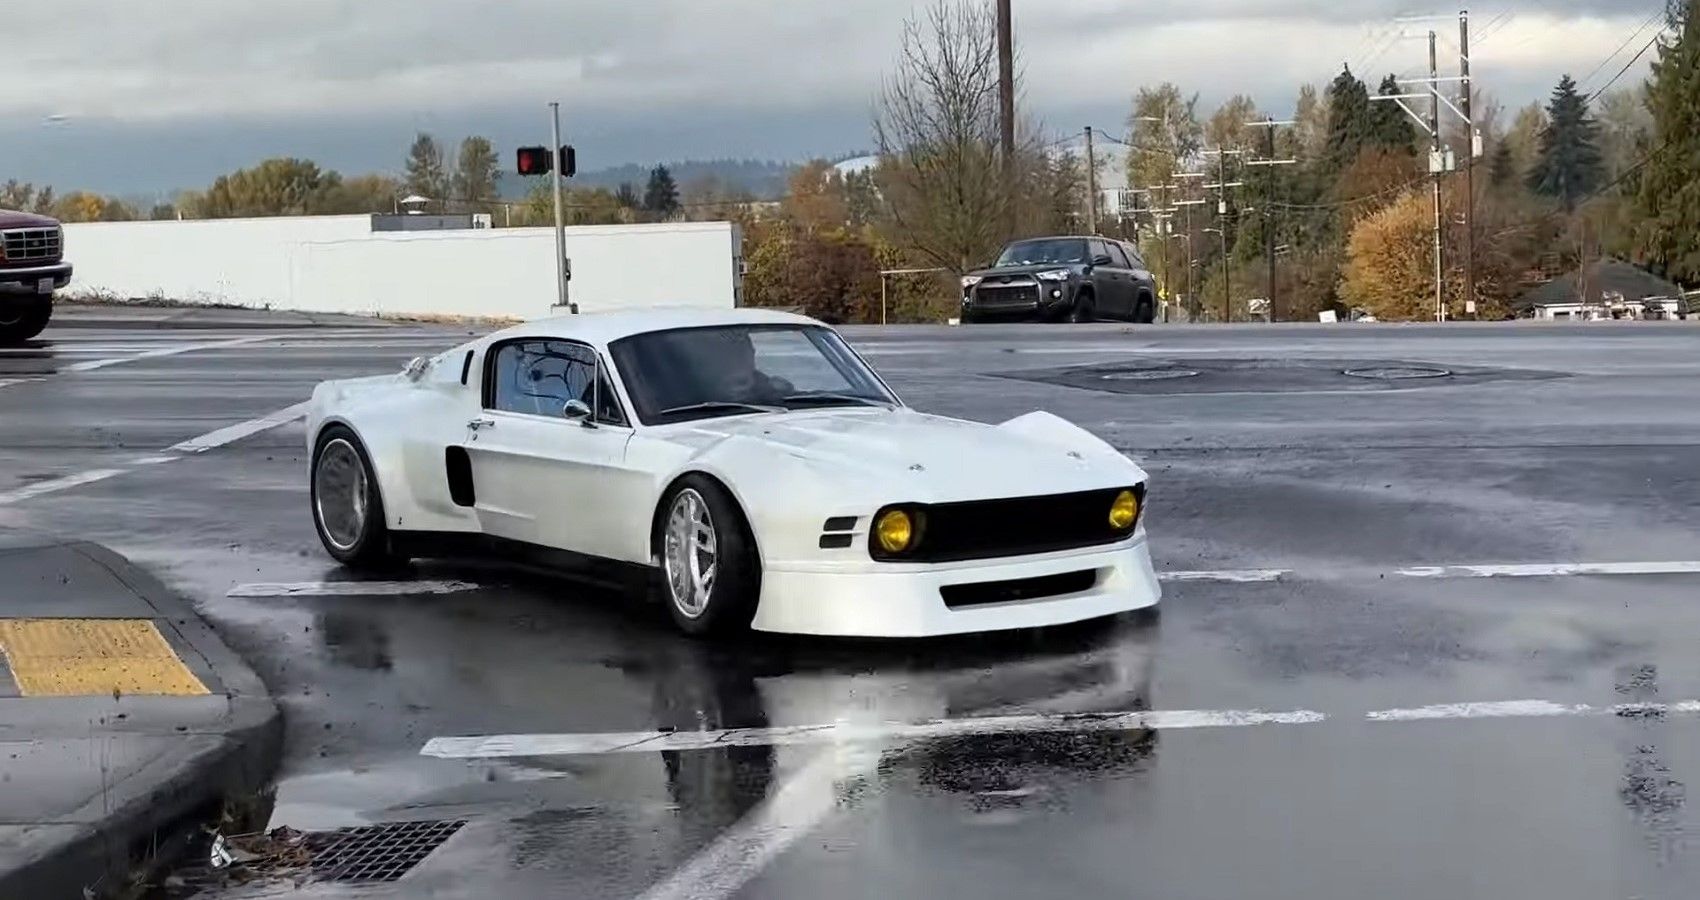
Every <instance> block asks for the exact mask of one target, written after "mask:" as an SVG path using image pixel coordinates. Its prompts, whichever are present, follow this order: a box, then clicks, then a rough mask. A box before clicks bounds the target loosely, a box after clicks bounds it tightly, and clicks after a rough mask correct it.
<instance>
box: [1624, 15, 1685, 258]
mask: <svg viewBox="0 0 1700 900" xmlns="http://www.w3.org/2000/svg"><path fill="white" fill-rule="evenodd" d="M1694 5H1700V4H1696V2H1695V0H1688V4H1687V8H1686V9H1684V8H1681V7H1679V6H1678V5H1676V4H1673V5H1672V10H1671V21H1672V23H1673V24H1674V25H1675V26H1677V28H1678V31H1677V39H1676V41H1675V42H1674V43H1667V44H1665V45H1664V46H1663V47H1661V48H1660V49H1659V58H1658V59H1657V60H1655V61H1654V63H1653V77H1652V81H1651V83H1650V84H1649V86H1648V89H1647V107H1648V109H1650V110H1651V111H1652V113H1653V139H1652V146H1651V147H1649V148H1648V150H1647V153H1646V154H1643V157H1644V158H1645V159H1646V163H1645V165H1643V166H1642V167H1641V169H1640V170H1639V172H1638V174H1639V176H1640V186H1639V187H1640V189H1639V191H1638V196H1637V200H1638V202H1637V206H1638V207H1639V209H1640V211H1641V213H1642V216H1643V220H1642V222H1641V223H1640V227H1639V228H1638V229H1637V235H1636V238H1637V243H1638V244H1639V246H1640V251H1641V253H1642V255H1643V256H1644V257H1645V258H1646V260H1647V262H1649V263H1650V264H1651V265H1652V266H1653V267H1654V268H1655V269H1658V270H1660V271H1662V272H1663V273H1664V274H1665V276H1666V277H1668V278H1672V279H1675V280H1678V281H1682V282H1685V283H1688V284H1693V283H1694V282H1696V281H1700V177H1697V171H1696V160H1700V15H1693V14H1692V8H1693V6H1694Z"/></svg>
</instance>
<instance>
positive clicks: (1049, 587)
mask: <svg viewBox="0 0 1700 900" xmlns="http://www.w3.org/2000/svg"><path fill="white" fill-rule="evenodd" d="M1097 583H1098V572H1097V570H1095V569H1085V570H1082V571H1079V572H1064V573H1062V574H1060V575H1043V576H1040V577H1038V578H1019V579H1016V580H1014V581H982V582H980V583H979V584H950V585H945V586H943V587H941V588H939V596H941V597H943V598H944V605H945V606H948V607H950V608H951V609H960V608H961V607H964V606H984V605H986V604H988V603H1013V602H1015V601H1018V600H1042V599H1044V598H1046V597H1062V596H1065V595H1067V594H1078V593H1080V592H1081V591H1089V590H1091V589H1092V587H1093V586H1094V585H1096V584H1097Z"/></svg>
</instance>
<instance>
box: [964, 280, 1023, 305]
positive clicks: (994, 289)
mask: <svg viewBox="0 0 1700 900" xmlns="http://www.w3.org/2000/svg"><path fill="white" fill-rule="evenodd" d="M974 302H975V304H976V305H978V306H1022V305H1031V304H1034V303H1037V302H1039V286H1038V285H1036V284H986V283H984V282H982V283H981V284H980V286H979V287H978V288H977V289H976V290H975V291H974Z"/></svg>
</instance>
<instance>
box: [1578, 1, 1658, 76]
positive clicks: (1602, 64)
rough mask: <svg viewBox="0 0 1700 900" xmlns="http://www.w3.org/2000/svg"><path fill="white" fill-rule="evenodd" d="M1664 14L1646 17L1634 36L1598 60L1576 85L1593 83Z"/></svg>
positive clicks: (1655, 13)
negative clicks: (1602, 71) (1592, 68)
mask: <svg viewBox="0 0 1700 900" xmlns="http://www.w3.org/2000/svg"><path fill="white" fill-rule="evenodd" d="M1664 14H1665V13H1664V10H1659V11H1657V12H1654V13H1653V14H1652V15H1650V16H1648V17H1647V21H1645V22H1642V23H1641V27H1640V28H1637V29H1635V33H1634V34H1631V35H1630V36H1629V37H1627V38H1625V39H1624V41H1623V43H1622V44H1620V45H1619V46H1618V48H1617V49H1616V50H1613V51H1612V52H1611V55H1610V56H1608V57H1606V58H1605V59H1602V60H1600V64H1599V65H1597V66H1595V67H1594V70H1593V71H1592V72H1589V73H1588V74H1587V75H1586V76H1584V77H1583V78H1582V80H1581V81H1579V82H1577V84H1583V85H1585V84H1587V83H1588V82H1590V81H1593V80H1594V76H1595V75H1598V74H1600V71H1601V70H1603V69H1604V68H1605V67H1606V66H1607V65H1609V64H1610V63H1611V61H1612V60H1614V59H1617V56H1618V54H1620V53H1622V52H1623V51H1625V50H1627V49H1629V45H1630V44H1633V43H1635V39H1636V38H1638V37H1640V36H1641V34H1642V33H1643V32H1645V31H1646V30H1647V28H1648V27H1649V26H1651V25H1652V24H1653V23H1654V22H1657V21H1658V20H1659V19H1661V18H1663V17H1664ZM1643 52H1645V51H1643Z"/></svg>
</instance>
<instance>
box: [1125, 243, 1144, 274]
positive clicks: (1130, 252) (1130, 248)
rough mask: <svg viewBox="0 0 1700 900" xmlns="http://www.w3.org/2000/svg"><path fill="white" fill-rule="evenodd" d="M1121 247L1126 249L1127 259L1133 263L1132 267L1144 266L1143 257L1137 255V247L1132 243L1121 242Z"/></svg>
mask: <svg viewBox="0 0 1700 900" xmlns="http://www.w3.org/2000/svg"><path fill="white" fill-rule="evenodd" d="M1122 249H1123V250H1126V251H1127V261H1128V262H1130V263H1133V268H1135V269H1143V268H1146V265H1145V257H1143V256H1140V255H1139V248H1138V247H1135V246H1134V245H1132V244H1123V245H1122Z"/></svg>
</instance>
